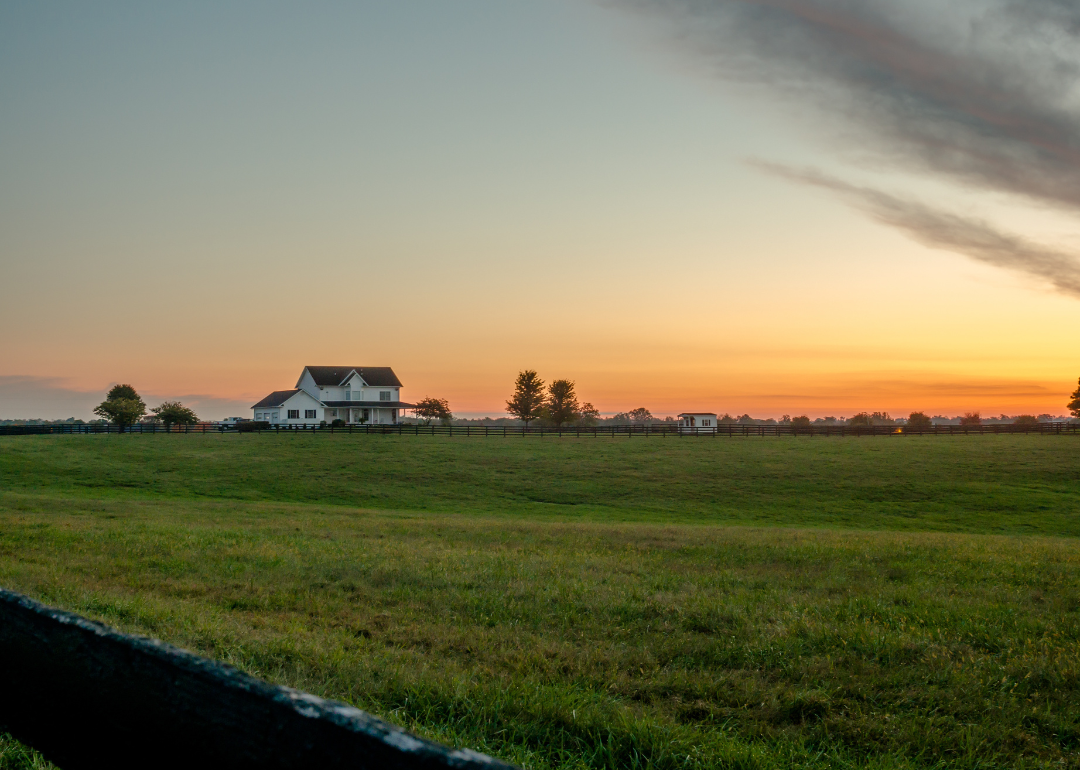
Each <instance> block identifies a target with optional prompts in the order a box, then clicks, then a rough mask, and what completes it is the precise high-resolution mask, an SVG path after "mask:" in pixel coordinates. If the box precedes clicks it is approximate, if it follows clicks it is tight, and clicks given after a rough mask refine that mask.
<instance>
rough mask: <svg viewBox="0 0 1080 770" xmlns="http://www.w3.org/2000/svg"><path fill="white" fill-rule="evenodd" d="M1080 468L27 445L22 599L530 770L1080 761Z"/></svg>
mask: <svg viewBox="0 0 1080 770" xmlns="http://www.w3.org/2000/svg"><path fill="white" fill-rule="evenodd" d="M1078 458H1080V445H1078V444H1077V442H1076V440H1075V439H1074V438H1071V437H1054V436H970V437H952V438H950V437H925V438H920V437H880V438H873V439H870V438H864V439H855V438H846V439H824V438H814V439H810V438H805V437H804V438H798V439H795V438H790V437H789V438H782V439H776V438H773V439H675V438H667V439H660V438H650V439H642V438H640V437H639V438H634V439H625V438H620V439H607V438H604V439H592V438H590V439H572V438H567V439H561V440H559V439H549V438H545V439H543V440H541V439H538V438H536V437H529V438H524V439H523V438H520V437H518V438H514V439H501V438H489V439H475V438H474V439H461V438H454V439H450V438H446V437H439V438H430V437H419V438H417V437H381V436H340V435H339V436H333V437H331V436H311V435H305V436H277V437H274V436H255V435H246V436H72V437H59V436H57V437H46V436H43V437H32V436H31V437H11V438H5V439H2V440H0V585H3V586H4V587H7V588H12V589H14V590H18V591H22V592H24V593H27V594H29V595H31V596H33V597H35V598H38V599H40V600H42V601H45V602H47V603H50V604H53V605H57V606H60V607H63V608H65V609H71V610H74V611H77V612H80V613H83V614H85V615H88V616H90V617H93V618H96V619H100V620H103V621H105V622H107V623H109V624H111V625H114V626H117V627H119V628H122V629H124V630H129V631H135V632H140V633H145V634H149V635H152V636H155V637H158V638H161V639H165V640H167V641H170V642H173V643H175V644H178V645H180V646H183V647H186V648H189V649H192V650H195V651H198V652H200V653H203V654H206V655H209V656H212V657H215V658H219V659H222V660H225V661H227V662H229V663H232V664H233V665H236V666H238V667H240V668H242V669H244V670H246V671H249V672H251V673H253V674H255V675H258V676H262V677H265V678H267V679H269V680H271V681H274V682H278V683H282V684H288V685H291V686H294V687H300V688H302V689H305V690H309V691H312V692H315V693H318V694H320V695H324V696H327V697H332V698H338V699H342V700H346V701H348V702H351V703H353V704H355V705H357V706H359V707H361V708H364V709H366V710H368V711H371V712H373V713H376V714H379V715H381V716H384V717H386V718H388V719H390V720H392V721H394V722H397V723H398V724H401V725H403V726H406V727H408V728H409V729H412V730H415V731H417V732H418V733H421V734H423V735H426V736H428V737H431V738H434V739H436V740H441V741H445V742H449V743H453V744H457V745H467V746H470V747H472V748H476V749H478V750H480V751H485V752H488V753H491V754H495V755H497V756H500V757H502V758H504V759H507V760H509V761H512V762H516V763H520V764H522V765H524V766H526V767H529V768H556V767H558V768H578V767H590V768H591V767H605V768H608V767H610V768H617V767H646V766H648V767H658V768H669V767H670V768H675V767H678V768H706V767H737V768H772V767H806V768H826V767H828V768H842V767H843V768H847V767H860V768H861V767H865V768H924V767H927V768H928V767H957V768H990V767H1022V768H1023V767H1032V768H1034V767H1046V768H1051V767H1053V768H1060V767H1069V768H1080V645H1078V642H1080V573H1078V567H1080V547H1078V545H1080V541H1077V540H1076V539H1074V538H1075V537H1076V536H1077V535H1078V534H1080V473H1078V469H1080V463H1078ZM101 750H103V751H107V748H103V749H101ZM104 759H105V761H107V757H105V758H104ZM36 764H40V760H39V759H38V758H35V757H34V756H33V755H32V754H31V753H27V752H25V750H24V749H23V748H22V747H20V746H19V745H18V744H16V743H14V742H12V741H10V740H9V741H0V768H4V770H7V768H16V767H20V768H21V767H33V766H36Z"/></svg>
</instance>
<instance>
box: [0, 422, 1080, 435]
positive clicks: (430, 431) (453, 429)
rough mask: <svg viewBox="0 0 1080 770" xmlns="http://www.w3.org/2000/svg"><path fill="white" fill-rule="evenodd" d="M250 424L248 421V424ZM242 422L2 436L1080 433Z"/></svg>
mask: <svg viewBox="0 0 1080 770" xmlns="http://www.w3.org/2000/svg"><path fill="white" fill-rule="evenodd" d="M242 425H244V424H242ZM252 427H254V426H253V425H252V424H251V423H247V424H246V425H244V428H245V429H241V428H238V427H237V425H236V424H229V425H219V424H216V423H198V424H196V425H173V426H171V427H169V428H166V427H165V426H163V425H132V426H129V427H126V428H123V429H122V430H121V429H120V428H119V427H117V426H115V425H79V424H72V423H58V424H55V425H0V436H24V435H38V434H46V435H58V434H63V435H68V434H99V433H100V434H117V433H121V432H122V433H136V434H140V433H148V434H156V433H171V434H189V435H190V434H196V435H201V434H212V433H230V434H232V433H252V434H255V433H262V434H275V435H282V434H284V435H296V434H300V433H318V434H326V435H336V434H349V435H353V434H356V435H380V436H539V437H541V438H543V437H545V436H560V437H561V436H577V437H600V436H613V437H614V436H626V437H633V436H657V437H669V436H670V437H676V438H682V437H686V438H695V437H696V438H717V437H728V438H739V437H741V438H749V437H751V436H957V435H971V434H976V435H977V434H984V433H994V434H998V433H1043V434H1072V435H1077V434H1080V422H1077V421H1074V422H1041V423H1038V424H1036V425H1009V424H1003V425H932V426H929V427H926V428H908V427H905V426H897V425H810V426H808V427H797V426H793V425H790V424H773V425H743V424H741V423H721V424H719V425H717V426H716V427H715V428H686V427H680V426H679V425H673V424H669V423H660V424H655V425H594V426H590V427H577V426H566V427H562V428H551V427H534V426H529V427H528V428H526V427H524V426H521V425H414V424H406V423H401V424H398V425H339V426H336V427H335V426H332V425H267V426H266V427H264V428H261V429H259V430H251V428H252Z"/></svg>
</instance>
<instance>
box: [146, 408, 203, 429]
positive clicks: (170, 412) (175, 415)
mask: <svg viewBox="0 0 1080 770" xmlns="http://www.w3.org/2000/svg"><path fill="white" fill-rule="evenodd" d="M150 411H151V412H152V413H153V414H154V416H155V417H156V418H157V419H159V420H161V422H162V423H164V424H165V429H166V430H168V429H169V427H170V426H172V425H194V424H195V423H197V422H198V421H199V418H198V417H197V416H196V415H195V412H193V411H191V410H190V409H188V408H187V407H186V406H184V405H183V404H181V403H180V402H179V401H166V402H165V403H163V404H162V405H161V406H155V407H154V408H153V409H151V410H150Z"/></svg>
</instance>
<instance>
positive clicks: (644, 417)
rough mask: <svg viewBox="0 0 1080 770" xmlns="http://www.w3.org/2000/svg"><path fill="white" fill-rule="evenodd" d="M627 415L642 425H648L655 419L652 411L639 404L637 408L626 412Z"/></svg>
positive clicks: (631, 420) (632, 420)
mask: <svg viewBox="0 0 1080 770" xmlns="http://www.w3.org/2000/svg"><path fill="white" fill-rule="evenodd" d="M626 416H627V417H629V418H630V422H636V423H640V424H642V425H648V424H649V423H651V422H652V421H653V416H652V412H650V411H649V410H648V409H646V408H645V407H643V406H639V407H638V408H637V409H631V410H630V411H629V412H627V413H626Z"/></svg>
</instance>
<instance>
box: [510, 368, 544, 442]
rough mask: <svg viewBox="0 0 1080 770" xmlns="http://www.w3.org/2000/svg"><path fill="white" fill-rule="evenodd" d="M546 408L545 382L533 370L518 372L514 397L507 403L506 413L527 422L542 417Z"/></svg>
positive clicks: (526, 425) (526, 424)
mask: <svg viewBox="0 0 1080 770" xmlns="http://www.w3.org/2000/svg"><path fill="white" fill-rule="evenodd" d="M543 408H544V381H543V380H541V379H540V377H539V376H537V374H536V372H534V371H533V370H532V369H526V370H525V371H523V372H518V376H517V380H516V381H515V382H514V395H513V396H512V397H511V398H510V400H509V401H507V402H506V411H507V412H508V413H509V414H512V415H513V416H514V417H517V418H518V419H519V420H523V421H524V422H525V427H526V428H528V427H529V422H530V421H531V420H535V419H537V418H538V417H540V416H541V414H542V413H543Z"/></svg>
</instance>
